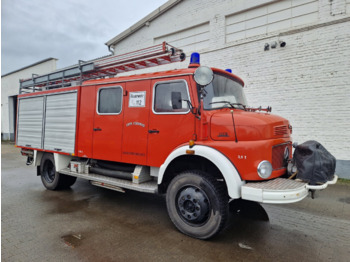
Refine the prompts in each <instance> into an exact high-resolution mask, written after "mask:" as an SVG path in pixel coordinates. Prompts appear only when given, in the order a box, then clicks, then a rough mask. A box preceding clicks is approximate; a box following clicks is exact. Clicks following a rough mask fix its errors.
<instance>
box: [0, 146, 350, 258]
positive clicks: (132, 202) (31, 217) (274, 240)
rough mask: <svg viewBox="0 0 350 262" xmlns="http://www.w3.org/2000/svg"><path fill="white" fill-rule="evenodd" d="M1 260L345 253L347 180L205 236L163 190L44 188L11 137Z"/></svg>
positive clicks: (237, 217) (79, 185) (349, 251)
mask: <svg viewBox="0 0 350 262" xmlns="http://www.w3.org/2000/svg"><path fill="white" fill-rule="evenodd" d="M1 154H2V155H1V160H2V162H1V182H2V183H1V199H2V201H1V222H2V224H1V229H2V230H1V255H2V261H16V262H17V261H177V262H179V261H334V262H338V261H344V262H345V261H350V183H338V184H336V185H334V186H330V187H328V188H327V189H326V190H324V191H321V192H319V193H317V194H316V199H314V200H312V199H311V198H310V197H308V198H307V199H305V200H303V201H302V202H299V203H295V204H289V205H263V207H264V208H265V210H266V211H267V213H268V215H269V217H270V220H269V221H262V220H259V219H258V217H255V216H254V215H253V216H252V215H250V216H244V214H233V215H232V217H231V220H230V225H229V226H228V228H227V229H226V230H225V231H224V232H223V233H221V234H220V235H219V236H217V237H215V238H214V239H211V240H209V241H202V240H196V239H193V238H190V237H187V236H185V235H183V234H181V233H180V232H178V231H177V230H176V229H175V227H174V226H173V225H172V223H171V222H170V219H169V218H168V215H167V211H166V206H165V200H164V198H163V197H162V196H155V195H149V194H143V193H137V192H132V191H127V192H126V193H124V194H123V193H119V192H114V191H110V190H107V189H103V188H98V187H94V186H91V185H90V184H89V183H88V181H85V180H78V181H77V182H76V183H75V184H74V185H73V187H72V188H71V189H70V190H66V191H57V192H56V191H48V190H46V189H45V188H44V187H43V186H42V184H41V180H40V178H39V177H37V176H36V174H35V167H33V166H26V165H25V160H26V159H25V158H24V157H22V156H21V155H20V153H19V149H17V148H15V147H14V146H13V145H12V144H8V143H3V144H2V153H1Z"/></svg>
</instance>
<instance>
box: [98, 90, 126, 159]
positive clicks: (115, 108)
mask: <svg viewBox="0 0 350 262" xmlns="http://www.w3.org/2000/svg"><path fill="white" fill-rule="evenodd" d="M124 90H125V84H116V85H112V86H111V85H110V86H102V87H101V86H99V87H96V93H97V96H96V97H97V99H96V111H95V117H94V125H93V152H92V155H93V158H95V159H103V160H109V161H121V140H122V131H123V128H122V125H123V111H122V109H123V92H124Z"/></svg>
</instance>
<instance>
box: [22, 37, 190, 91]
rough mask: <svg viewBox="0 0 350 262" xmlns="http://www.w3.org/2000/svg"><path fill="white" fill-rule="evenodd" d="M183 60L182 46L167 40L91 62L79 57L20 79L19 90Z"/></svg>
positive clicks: (65, 84)
mask: <svg viewBox="0 0 350 262" xmlns="http://www.w3.org/2000/svg"><path fill="white" fill-rule="evenodd" d="M185 59H186V55H185V54H184V53H183V52H182V50H181V49H177V48H175V47H173V46H171V45H169V44H168V43H166V42H163V43H162V44H159V45H155V46H151V47H148V48H144V49H141V50H137V51H133V52H130V53H126V54H122V55H110V56H105V57H102V58H99V59H95V60H92V61H88V62H84V61H81V60H79V63H78V65H75V66H71V67H67V68H64V69H61V70H58V71H55V72H52V73H49V74H46V75H40V76H39V75H35V74H33V75H32V78H30V79H25V80H20V88H19V93H20V94H24V93H32V92H39V91H44V90H49V89H54V88H62V87H68V86H73V85H77V84H80V85H81V84H82V83H83V82H84V81H86V80H90V79H96V78H104V77H111V76H115V75H116V74H119V73H123V72H128V71H133V70H138V69H143V68H147V67H152V66H158V65H164V64H169V63H174V62H180V61H183V60H185Z"/></svg>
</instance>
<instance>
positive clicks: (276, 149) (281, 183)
mask: <svg viewBox="0 0 350 262" xmlns="http://www.w3.org/2000/svg"><path fill="white" fill-rule="evenodd" d="M161 49H162V51H161V52H162V55H163V56H162V57H161V58H160V56H159V54H157V55H156V58H155V55H153V56H150V55H149V52H148V53H147V55H146V56H144V57H142V59H141V58H140V57H139V56H137V59H135V58H134V59H130V58H125V57H122V58H121V57H120V56H119V57H117V58H115V57H114V58H113V59H114V60H113V63H114V64H113V67H112V66H111V62H110V60H108V61H107V62H106V61H105V60H106V59H105V60H103V61H102V62H101V61H98V62H99V63H95V64H94V65H93V66H92V68H93V69H91V70H90V69H88V68H87V67H88V66H90V67H91V65H89V64H84V65H80V67H79V70H80V71H79V75H78V76H77V74H72V75H73V76H70V81H67V80H65V79H64V78H62V79H61V80H60V78H56V79H54V77H55V75H54V74H59V73H61V74H62V75H69V73H70V72H67V71H68V70H66V71H64V72H58V73H54V74H51V75H47V76H41V79H40V78H39V77H38V78H36V79H31V80H26V81H22V83H21V84H22V86H21V87H22V89H21V90H22V91H23V90H28V89H29V87H30V88H32V89H31V91H30V92H21V94H20V95H19V96H18V100H19V101H18V117H17V140H16V145H17V146H18V147H20V148H22V154H23V155H25V156H27V157H28V161H27V163H28V164H32V163H33V164H34V165H35V166H37V174H38V176H41V180H42V182H43V184H44V186H45V187H46V188H47V189H49V190H57V189H62V188H67V187H70V186H72V185H73V184H74V182H75V180H76V178H83V179H87V180H89V181H91V183H92V184H93V185H96V186H100V187H104V188H108V189H112V190H117V191H121V192H124V191H125V190H137V191H141V192H145V193H158V194H164V195H165V196H166V203H167V209H168V213H169V216H170V218H171V220H172V222H173V223H174V225H175V226H176V227H177V228H178V229H179V230H180V231H181V232H183V233H184V234H187V235H189V236H192V237H196V238H199V239H208V238H211V237H213V236H214V235H216V234H217V233H219V232H220V231H221V230H222V229H223V228H224V226H225V224H226V222H227V219H228V205H229V202H230V201H232V200H235V199H245V200H250V201H256V202H260V203H292V202H297V201H300V200H302V199H303V198H305V197H306V196H307V194H308V191H309V189H310V186H309V185H308V184H307V183H304V182H300V181H295V180H293V179H287V178H282V177H285V176H286V174H287V165H288V163H290V162H291V160H292V138H291V134H292V127H291V125H290V123H289V122H288V120H286V119H284V118H282V117H279V116H276V115H272V114H271V113H270V112H271V108H267V109H262V108H250V107H248V106H247V102H246V98H245V95H244V91H243V89H244V82H243V80H242V79H240V78H239V77H238V76H236V75H234V74H232V73H231V72H230V70H222V69H217V68H209V67H205V66H201V65H200V61H199V55H198V54H196V53H195V54H194V55H193V56H192V57H191V62H190V65H189V67H188V68H186V69H179V70H171V71H165V72H156V73H147V74H140V75H132V76H122V77H108V78H103V79H97V80H96V79H93V80H88V79H90V78H91V75H92V74H97V75H98V73H101V72H103V74H105V75H104V76H106V75H107V76H109V75H108V74H107V73H109V74H111V72H112V73H114V74H115V73H118V70H125V71H128V70H130V69H131V68H134V69H137V68H138V67H140V68H142V66H143V68H144V67H146V66H147V65H151V64H152V63H158V64H161V62H162V61H167V62H173V60H174V61H179V60H183V59H184V55H183V53H182V52H180V51H181V50H178V49H175V48H173V47H169V46H167V44H166V43H163V44H162V46H161ZM164 55H166V58H165V57H164ZM129 56H131V57H132V55H130V54H129ZM174 57H177V58H178V59H175V58H174ZM108 59H110V58H108ZM116 59H117V62H115V61H116ZM103 63H104V64H103ZM101 64H102V65H101ZM84 66H86V68H85V70H86V72H88V73H89V74H90V75H89V77H88V78H86V79H84V68H83V67H84ZM98 66H99V67H100V68H98ZM96 68H97V69H96ZM69 70H71V71H72V70H73V69H69ZM89 70H90V71H89ZM113 70H114V71H113ZM50 77H51V79H50ZM79 77H80V78H79ZM98 77H101V76H100V75H98ZM52 79H53V80H52ZM57 79H58V80H57ZM72 79H73V80H74V81H76V79H78V80H79V79H80V80H84V81H80V83H78V84H74V81H73V80H72ZM57 86H59V88H57ZM26 88H27V89H26ZM293 168H294V167H293V166H291V167H290V169H291V170H290V171H291V172H293V171H295V170H294V169H293ZM335 182H336V176H335V178H334V180H332V181H329V182H327V183H326V184H324V185H322V187H323V188H324V187H326V186H327V185H328V184H331V183H335Z"/></svg>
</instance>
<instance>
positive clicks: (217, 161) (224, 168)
mask: <svg viewBox="0 0 350 262" xmlns="http://www.w3.org/2000/svg"><path fill="white" fill-rule="evenodd" d="M189 149H190V150H194V151H195V154H194V155H196V156H201V157H203V158H206V159H208V160H209V161H211V162H212V163H213V164H214V165H215V166H216V167H217V168H218V169H219V170H220V172H221V174H222V175H223V176H224V179H225V182H226V185H227V189H228V194H229V196H230V197H231V198H233V199H235V198H240V197H241V187H242V186H243V185H244V184H245V181H242V180H241V178H240V176H239V174H238V172H237V169H236V168H235V166H234V165H233V164H232V163H231V161H230V160H228V158H227V157H226V156H225V155H223V154H222V153H221V152H219V151H217V150H216V149H214V148H211V147H208V146H202V145H195V146H194V147H192V148H189V146H182V147H179V148H177V149H175V150H174V151H173V152H171V154H170V155H169V156H168V157H167V159H166V160H165V162H164V163H163V165H161V166H160V169H159V173H158V184H161V183H162V180H163V176H164V173H165V170H166V169H167V167H168V166H169V164H170V163H171V162H172V161H173V160H174V159H175V158H177V157H179V156H185V155H188V154H186V150H189Z"/></svg>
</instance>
